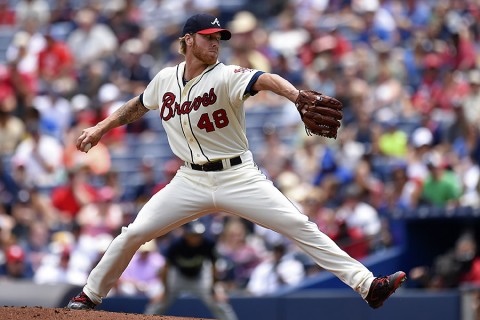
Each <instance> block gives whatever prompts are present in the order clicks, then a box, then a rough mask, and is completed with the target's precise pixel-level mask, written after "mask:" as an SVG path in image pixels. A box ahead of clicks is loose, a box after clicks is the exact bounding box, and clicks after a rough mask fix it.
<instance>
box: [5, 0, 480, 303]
mask: <svg viewBox="0 0 480 320" xmlns="http://www.w3.org/2000/svg"><path fill="white" fill-rule="evenodd" d="M198 12H210V13H213V14H215V15H217V16H218V17H219V18H220V20H221V21H222V23H223V26H225V27H227V28H228V29H230V30H231V32H232V34H233V37H232V39H231V40H230V41H228V42H225V43H222V45H223V47H222V51H221V59H220V60H221V61H222V62H224V63H226V64H238V65H241V66H243V67H249V68H254V69H259V70H263V71H266V72H273V73H277V74H279V75H281V76H283V77H284V78H286V79H288V80H289V81H291V82H292V83H293V84H294V85H295V86H296V87H297V88H299V89H300V88H305V89H313V90H318V91H320V92H322V93H324V94H327V95H330V96H334V97H336V98H338V99H339V100H341V101H342V102H343V104H344V120H343V123H342V128H341V130H340V133H339V137H338V138H337V139H336V140H327V139H323V138H320V137H316V136H313V137H312V136H307V135H306V133H305V131H304V127H303V124H302V123H301V121H300V117H299V116H298V113H297V111H296V110H295V108H294V106H293V105H292V104H291V103H290V102H289V101H285V100H284V99H283V98H279V97H278V96H275V95H273V94H270V93H266V92H261V93H259V94H258V95H256V96H255V97H252V98H251V99H249V100H247V102H246V108H247V135H248V136H249V138H251V139H250V143H251V147H252V149H255V159H256V161H257V163H258V164H259V166H260V167H261V168H262V170H263V171H264V172H265V174H266V175H267V176H268V177H269V178H270V179H272V181H273V182H274V183H275V184H276V185H277V186H278V187H279V189H280V190H282V192H284V194H285V195H287V196H288V197H289V198H290V199H291V201H292V202H294V203H295V204H296V205H297V206H298V207H299V208H301V211H302V212H303V213H304V214H306V215H307V216H308V217H309V218H310V219H311V220H312V221H314V222H316V223H317V225H318V226H319V228H320V229H321V230H322V231H323V232H325V233H326V234H328V235H329V236H330V237H331V238H332V239H334V240H335V241H336V242H337V243H338V244H339V245H340V246H341V247H342V248H344V249H345V250H346V251H347V252H348V253H350V254H351V255H352V256H354V257H355V258H358V259H361V258H364V257H366V256H367V255H369V254H371V253H374V252H378V251H380V250H383V249H385V248H388V247H391V246H394V245H395V244H396V243H395V241H394V239H393V237H392V233H391V230H390V226H389V221H390V220H389V218H390V216H391V212H393V211H394V210H403V209H405V210H410V209H418V208H420V207H425V206H426V207H440V208H447V209H454V208H457V207H472V208H479V207H480V198H479V192H478V191H479V190H478V189H479V182H480V167H479V161H480V143H479V142H480V140H479V139H478V135H479V130H480V55H479V49H480V46H479V40H480V24H479V22H478V21H480V1H478V0H462V1H461V0H423V1H422V0H418V1H415V0H404V1H400V0H270V1H268V2H262V1H252V0H221V1H220V0H209V1H199V0H163V1H162V0H136V1H135V0H117V1H99V0H70V1H69V0H50V1H47V0H19V1H3V0H1V1H0V53H1V55H0V56H1V61H0V62H1V63H0V156H1V158H2V161H1V163H0V248H1V249H2V250H1V251H0V279H1V278H6V279H29V280H33V281H35V282H37V283H71V284H76V285H83V284H84V283H85V280H86V276H87V275H88V273H89V271H90V270H91V268H92V267H93V266H94V264H95V263H96V262H97V261H98V259H99V257H100V256H101V254H102V253H103V251H104V250H105V248H106V247H107V246H108V244H109V243H110V241H111V240H112V239H113V237H114V236H115V235H116V234H118V233H119V232H120V231H121V228H122V226H126V225H128V223H130V222H131V221H133V219H134V218H135V214H136V213H137V212H138V209H139V208H140V207H141V206H142V205H143V204H144V203H145V201H146V199H148V198H149V197H150V196H151V195H152V194H154V193H155V192H156V191H158V190H160V189H161V188H162V187H163V186H164V185H165V184H166V183H168V181H169V179H171V177H172V176H173V174H175V172H176V170H177V169H178V167H179V166H180V165H182V163H181V162H180V161H179V160H178V159H176V158H174V157H173V156H172V155H171V154H170V153H168V152H167V151H163V150H158V149H159V148H168V146H167V145H166V144H152V145H151V146H154V147H153V148H152V147H150V149H149V150H150V152H144V153H142V154H137V153H136V152H135V150H136V149H134V148H132V145H136V144H138V143H140V141H165V137H164V136H163V134H164V133H163V132H162V130H161V129H159V127H161V126H160V125H159V122H160V119H159V118H158V117H157V116H155V115H154V116H153V117H148V116H147V117H145V118H144V119H142V120H139V121H137V122H135V123H133V124H130V125H128V126H125V127H121V128H117V129H115V130H113V131H112V132H110V133H109V134H108V135H106V136H105V137H104V138H103V139H102V141H101V143H100V144H99V145H97V146H96V147H95V148H93V149H92V150H91V151H90V152H88V154H84V153H81V152H79V151H77V150H76V148H75V141H76V138H77V137H78V135H79V133H80V132H81V130H82V129H83V128H85V127H88V126H91V125H93V124H95V123H96V122H97V121H99V120H101V119H103V118H104V117H106V116H108V115H109V114H110V113H111V112H113V111H114V110H116V108H118V107H119V106H120V105H121V104H122V102H124V101H127V100H128V99H130V98H131V97H133V96H135V95H139V94H140V93H142V91H143V90H144V88H145V87H146V85H147V84H148V82H149V81H150V80H151V79H152V78H153V76H154V75H155V74H156V73H157V72H158V71H159V70H160V69H162V68H163V67H165V66H170V65H174V64H176V63H178V62H179V61H181V60H182V56H180V55H179V54H178V53H177V49H178V43H177V41H176V40H177V38H178V37H179V36H180V30H181V28H182V26H183V23H184V21H185V20H186V18H187V17H188V16H190V15H192V14H194V13H198ZM153 112H154V111H151V112H150V113H153ZM260 114H262V115H267V116H266V117H264V119H268V121H263V120H262V122H261V123H260V124H259V121H256V122H255V116H256V115H260ZM252 115H253V116H252ZM269 115H270V116H269ZM248 121H252V122H255V123H256V124H255V125H249V123H248ZM152 123H157V124H152ZM249 130H250V131H249ZM122 153H123V154H127V155H129V157H130V158H138V159H139V161H138V165H137V166H135V167H130V168H129V170H130V171H129V174H128V175H124V174H123V175H121V174H120V173H119V172H118V170H117V169H118V168H117V167H116V166H115V161H114V160H115V155H116V154H122ZM157 154H158V155H160V154H164V155H167V156H166V157H163V158H161V157H160V156H159V157H158V158H157V156H156V155H157ZM131 181H136V182H137V183H135V184H133V185H132V184H131V183H129V182H131ZM201 220H202V221H203V222H204V223H205V225H206V226H207V232H206V236H208V237H210V238H212V239H214V241H215V242H216V250H217V252H218V260H217V264H218V270H219V271H220V274H221V280H222V281H224V282H225V283H226V284H227V285H228V288H229V289H231V290H238V291H242V292H249V293H251V294H257V295H260V294H268V293H271V292H273V290H276V288H278V286H280V285H285V284H294V283H298V282H299V281H300V280H302V279H303V278H305V277H308V276H309V275H310V274H312V273H315V272H318V271H320V269H319V267H318V266H316V265H314V264H313V263H312V261H311V260H310V259H309V258H307V257H306V256H305V254H303V253H301V252H299V251H298V249H297V248H295V247H294V246H292V245H291V243H290V242H289V241H288V240H287V239H285V238H283V237H282V236H280V235H278V234H276V233H274V232H272V231H270V230H267V229H264V228H262V227H260V226H257V225H254V224H252V223H251V222H248V221H245V220H242V219H239V218H236V217H233V216H230V215H227V214H225V213H221V212H219V213H218V214H215V215H212V216H208V217H204V218H201ZM179 232H180V231H179ZM177 236H179V234H178V233H177V232H172V233H171V234H168V235H165V236H164V237H162V238H160V239H157V240H156V241H155V246H150V247H149V248H154V249H144V250H143V249H142V250H140V251H139V253H138V254H139V255H141V254H142V255H144V256H145V252H151V253H152V254H155V255H156V257H155V258H152V259H145V260H141V261H146V262H145V263H151V264H149V266H150V267H151V268H157V269H161V268H162V265H163V263H164V262H163V260H162V259H163V258H162V252H164V251H163V250H166V249H167V248H168V246H169V244H170V243H171V240H172V239H173V238H174V237H177ZM139 259H140V258H139ZM148 261H150V262H148ZM281 262H285V263H284V266H285V267H283V268H280V267H279V266H280V265H281ZM138 265H140V266H139V267H138V268H141V265H142V263H138ZM272 266H273V267H272ZM299 266H300V267H299ZM277 267H278V268H277ZM282 270H283V271H282ZM282 272H283V275H282V274H281V273H282ZM131 274H137V275H139V276H138V278H142V277H143V278H142V279H137V280H138V285H135V284H132V283H135V281H136V280H135V278H134V277H131V276H129V277H128V279H126V278H125V277H127V275H131ZM127 275H126V276H125V277H122V278H121V279H120V283H119V285H118V290H114V291H113V292H114V293H116V294H147V292H148V289H146V288H145V283H153V281H154V279H155V278H157V277H158V273H157V272H147V273H145V272H134V271H132V270H130V271H129V273H128V274H127ZM147 275H148V276H149V277H150V278H148V279H146V276H147ZM268 277H271V279H272V284H271V285H269V286H268V287H267V286H265V283H262V281H259V279H263V278H268ZM287 278H288V279H287ZM122 281H124V282H125V283H128V285H126V286H122ZM274 282H275V283H274ZM147 287H148V286H147ZM122 288H128V290H127V289H125V290H122ZM132 288H133V289H132ZM150 289H151V288H150Z"/></svg>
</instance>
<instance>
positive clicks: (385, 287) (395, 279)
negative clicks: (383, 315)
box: [365, 271, 407, 309]
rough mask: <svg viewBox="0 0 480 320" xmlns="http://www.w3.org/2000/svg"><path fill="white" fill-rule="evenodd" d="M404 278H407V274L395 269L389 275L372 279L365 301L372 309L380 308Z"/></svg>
mask: <svg viewBox="0 0 480 320" xmlns="http://www.w3.org/2000/svg"><path fill="white" fill-rule="evenodd" d="M405 280H407V275H406V274H405V272H403V271H397V272H395V273H394V274H391V275H389V276H384V277H378V278H375V279H373V282H372V285H371V286H370V290H369V291H368V295H367V297H366V298H365V301H367V303H368V305H369V306H370V307H372V308H373V309H377V308H380V307H381V306H382V305H383V303H384V302H385V300H387V299H388V297H390V296H391V295H392V294H393V293H394V292H395V290H397V289H398V288H399V287H400V286H401V285H402V284H403V283H404V282H405Z"/></svg>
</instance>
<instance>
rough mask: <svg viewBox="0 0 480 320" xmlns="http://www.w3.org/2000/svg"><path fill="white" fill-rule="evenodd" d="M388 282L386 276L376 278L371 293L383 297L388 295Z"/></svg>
mask: <svg viewBox="0 0 480 320" xmlns="http://www.w3.org/2000/svg"><path fill="white" fill-rule="evenodd" d="M390 291H391V289H390V280H389V278H388V276H383V277H378V278H377V279H376V281H375V287H374V288H373V292H372V293H374V294H375V295H378V294H379V295H385V294H388V293H390Z"/></svg>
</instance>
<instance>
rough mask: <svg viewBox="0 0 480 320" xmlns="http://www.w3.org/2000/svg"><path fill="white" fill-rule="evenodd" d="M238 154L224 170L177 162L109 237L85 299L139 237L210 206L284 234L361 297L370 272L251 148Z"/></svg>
mask: <svg viewBox="0 0 480 320" xmlns="http://www.w3.org/2000/svg"><path fill="white" fill-rule="evenodd" d="M241 157H242V163H241V164H239V165H236V166H234V167H232V168H228V169H224V170H223V171H212V172H203V171H196V170H193V169H190V168H188V167H187V166H182V167H181V168H180V169H179V170H178V172H177V174H176V176H175V177H174V178H173V179H172V181H171V182H170V183H169V184H168V185H167V186H166V187H165V188H163V189H162V190H160V191H159V192H158V193H157V194H155V195H154V196H153V197H152V198H151V199H150V200H149V201H148V202H147V203H146V204H145V205H144V207H143V208H142V209H141V210H140V212H139V213H138V215H137V217H136V219H135V221H133V222H132V223H131V224H130V225H129V226H128V227H123V228H122V232H121V233H120V234H119V235H118V236H117V237H116V238H115V239H114V240H113V241H112V243H111V244H110V246H109V247H108V249H107V251H106V252H105V254H104V255H103V257H102V259H101V260H100V262H99V263H98V265H97V266H96V267H95V268H94V269H93V270H92V272H91V273H90V275H89V277H88V279H87V284H86V285H85V287H84V292H85V293H86V294H87V295H88V296H89V297H90V299H91V300H92V301H93V302H95V303H97V304H98V303H101V301H102V298H103V297H105V296H106V295H107V293H108V292H109V291H110V289H111V288H112V287H113V285H114V284H115V282H116V281H117V279H118V278H119V277H120V275H121V274H122V273H123V271H124V270H125V268H126V267H127V265H128V263H129V262H130V260H131V259H132V257H133V255H134V254H135V252H136V251H137V250H138V248H139V247H140V246H141V245H142V244H143V243H145V242H147V241H150V240H151V239H153V238H156V237H159V236H161V235H163V234H165V233H167V232H169V231H171V230H173V229H175V228H177V227H179V226H180V225H182V224H184V223H186V222H188V221H191V220H193V219H196V218H198V217H200V216H203V215H205V214H208V213H214V212H227V213H231V214H234V215H237V216H240V217H242V218H245V219H248V220H250V221H253V222H255V223H257V224H259V225H261V226H264V227H266V228H270V229H272V230H274V231H277V232H279V233H281V234H283V235H284V236H286V237H288V238H289V239H291V240H292V241H294V242H295V243H296V244H297V245H298V246H299V247H300V248H301V249H302V250H303V251H305V252H306V253H307V254H308V255H310V256H311V257H312V259H313V260H314V261H315V262H316V263H317V264H318V265H319V266H320V267H322V268H323V269H325V270H328V271H330V272H332V273H333V274H334V275H336V276H337V277H338V278H339V279H340V280H342V281H343V282H344V283H345V284H347V285H348V286H350V287H351V288H352V289H353V290H355V291H356V292H358V293H359V294H360V295H361V296H362V298H365V297H366V296H367V294H368V290H369V288H370V285H371V283H372V281H373V279H374V276H373V274H372V273H371V272H370V271H369V270H368V269H367V268H366V267H365V266H364V265H363V264H361V263H360V262H359V261H357V260H355V259H353V258H352V257H350V256H349V255H348V254H347V253H346V252H345V251H343V250H342V249H340V248H339V247H338V246H337V244H336V243H335V242H334V241H333V240H331V239H330V238H329V237H328V236H326V235H325V234H324V233H322V232H321V231H319V229H318V227H317V225H316V224H315V223H313V222H311V221H309V220H308V218H307V216H306V215H304V214H302V213H301V212H299V210H298V209H297V208H296V207H295V206H294V205H293V204H292V203H291V202H290V201H289V200H288V199H287V198H286V197H285V196H284V195H283V194H282V193H281V192H280V191H279V190H278V189H277V188H276V187H275V186H274V185H273V183H272V182H271V181H270V180H268V179H267V178H266V177H265V175H263V174H262V173H261V171H260V170H259V169H258V168H257V166H256V165H255V163H254V161H253V158H252V154H251V152H249V151H248V152H246V153H244V154H243V155H242V156H241Z"/></svg>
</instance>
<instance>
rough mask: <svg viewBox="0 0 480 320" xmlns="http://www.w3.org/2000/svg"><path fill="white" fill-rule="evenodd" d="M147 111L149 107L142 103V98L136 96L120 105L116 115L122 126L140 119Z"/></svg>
mask: <svg viewBox="0 0 480 320" xmlns="http://www.w3.org/2000/svg"><path fill="white" fill-rule="evenodd" d="M147 112H148V109H147V108H145V107H144V106H143V105H142V104H141V103H140V99H138V98H134V99H132V100H130V101H128V102H126V103H125V104H124V105H123V106H122V107H120V108H119V109H118V110H117V111H116V112H115V116H116V119H117V121H118V122H119V125H120V126H121V125H124V124H128V123H131V122H134V121H135V120H138V119H140V118H141V117H143V115H144V114H145V113H147Z"/></svg>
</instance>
